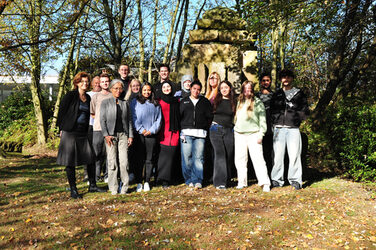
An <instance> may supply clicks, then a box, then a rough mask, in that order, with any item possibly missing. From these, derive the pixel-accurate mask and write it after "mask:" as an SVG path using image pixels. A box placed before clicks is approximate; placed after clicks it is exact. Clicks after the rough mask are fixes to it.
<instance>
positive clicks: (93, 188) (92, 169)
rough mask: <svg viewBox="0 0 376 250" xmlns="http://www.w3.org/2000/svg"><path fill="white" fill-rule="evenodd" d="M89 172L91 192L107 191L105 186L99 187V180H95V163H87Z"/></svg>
mask: <svg viewBox="0 0 376 250" xmlns="http://www.w3.org/2000/svg"><path fill="white" fill-rule="evenodd" d="M87 173H88V175H89V182H90V185H89V192H90V193H95V192H99V193H102V192H106V191H107V190H105V189H103V188H100V187H97V182H96V181H95V165H94V164H90V165H87Z"/></svg>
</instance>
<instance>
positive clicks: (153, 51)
mask: <svg viewBox="0 0 376 250" xmlns="http://www.w3.org/2000/svg"><path fill="white" fill-rule="evenodd" d="M157 17H158V0H156V1H155V8H154V21H153V38H152V42H151V43H152V50H151V55H150V59H149V66H148V81H149V82H152V69H153V60H154V56H155V49H156V44H157V21H158V19H157Z"/></svg>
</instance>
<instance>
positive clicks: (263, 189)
mask: <svg viewBox="0 0 376 250" xmlns="http://www.w3.org/2000/svg"><path fill="white" fill-rule="evenodd" d="M262 191H264V192H270V185H264V186H262Z"/></svg>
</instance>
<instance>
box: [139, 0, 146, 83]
mask: <svg viewBox="0 0 376 250" xmlns="http://www.w3.org/2000/svg"><path fill="white" fill-rule="evenodd" d="M137 12H138V39H139V44H140V45H139V49H140V63H139V76H138V79H139V80H140V82H144V72H145V49H144V37H143V35H142V30H143V25H142V10H141V0H137Z"/></svg>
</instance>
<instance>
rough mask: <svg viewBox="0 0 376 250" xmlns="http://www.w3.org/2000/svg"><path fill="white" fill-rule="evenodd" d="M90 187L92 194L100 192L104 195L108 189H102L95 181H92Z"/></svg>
mask: <svg viewBox="0 0 376 250" xmlns="http://www.w3.org/2000/svg"><path fill="white" fill-rule="evenodd" d="M89 182H90V185H89V192H90V193H95V192H99V193H103V192H106V189H103V188H100V187H98V186H97V183H96V182H95V181H90V180H89Z"/></svg>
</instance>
